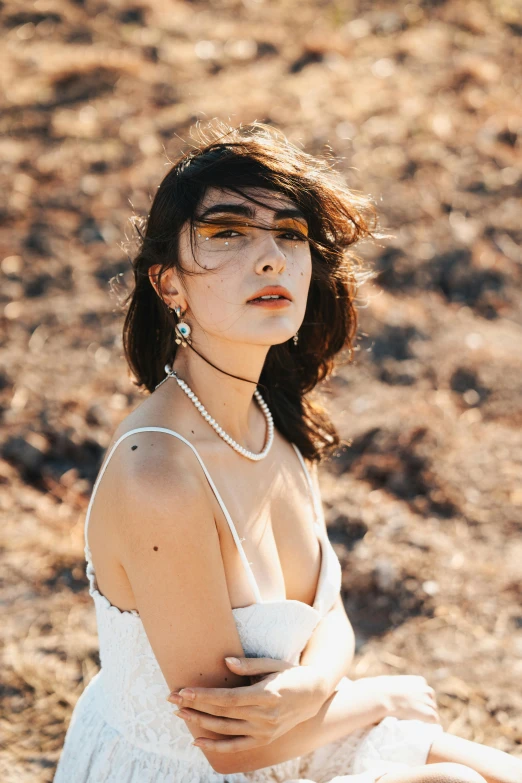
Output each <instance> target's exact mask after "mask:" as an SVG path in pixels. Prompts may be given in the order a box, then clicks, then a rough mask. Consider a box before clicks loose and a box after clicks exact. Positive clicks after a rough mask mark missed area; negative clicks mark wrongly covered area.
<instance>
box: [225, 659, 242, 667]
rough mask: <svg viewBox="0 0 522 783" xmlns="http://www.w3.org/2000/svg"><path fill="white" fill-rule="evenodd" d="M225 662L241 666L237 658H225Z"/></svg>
mask: <svg viewBox="0 0 522 783" xmlns="http://www.w3.org/2000/svg"><path fill="white" fill-rule="evenodd" d="M225 661H226V662H227V663H231V664H233V665H234V666H240V664H241V661H240V660H239V658H225Z"/></svg>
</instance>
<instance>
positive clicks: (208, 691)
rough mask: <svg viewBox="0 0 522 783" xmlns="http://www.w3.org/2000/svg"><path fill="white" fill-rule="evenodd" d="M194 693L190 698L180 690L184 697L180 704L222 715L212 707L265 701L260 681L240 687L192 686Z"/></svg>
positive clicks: (237, 705)
mask: <svg viewBox="0 0 522 783" xmlns="http://www.w3.org/2000/svg"><path fill="white" fill-rule="evenodd" d="M187 690H191V691H192V692H193V693H194V698H193V699H189V698H187V697H186V696H185V694H184V693H182V692H181V691H180V693H179V694H178V695H179V696H181V698H182V699H183V701H182V703H181V704H180V705H179V706H183V707H194V708H196V709H201V710H202V711H203V712H213V711H214V712H215V714H218V715H221V714H222V713H221V712H220V711H219V710H217V711H215V710H212V709H211V708H212V707H226V708H227V709H228V708H233V707H242V706H245V705H247V704H259V703H260V701H261V702H262V701H263V698H264V697H263V687H262V686H260V685H259V684H258V683H256V684H255V685H245V686H244V687H243V686H241V687H239V688H192V687H190V689H187Z"/></svg>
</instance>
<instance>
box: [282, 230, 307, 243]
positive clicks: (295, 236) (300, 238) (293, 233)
mask: <svg viewBox="0 0 522 783" xmlns="http://www.w3.org/2000/svg"><path fill="white" fill-rule="evenodd" d="M286 234H287V235H288V234H290V235H291V236H292V237H293V239H292V240H291V241H292V242H293V241H294V240H296V239H297V241H298V242H306V241H307V238H306V237H304V236H303V235H302V234H299V233H298V232H297V231H287V232H286Z"/></svg>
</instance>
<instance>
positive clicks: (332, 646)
mask: <svg viewBox="0 0 522 783" xmlns="http://www.w3.org/2000/svg"><path fill="white" fill-rule="evenodd" d="M354 651H355V636H354V632H353V628H352V625H351V623H350V621H349V619H348V617H347V615H346V612H345V610H344V605H343V602H342V598H341V596H340V595H339V596H338V599H337V602H336V603H335V605H334V607H333V608H332V609H331V610H330V611H329V612H328V613H327V614H326V615H325V616H324V617H323V618H322V620H321V621H320V622H319V623H318V625H317V627H316V629H315V630H314V632H313V634H312V636H311V637H310V639H309V641H308V644H307V645H306V647H305V648H304V650H303V652H302V653H301V659H300V664H301V666H312V667H313V668H315V669H316V670H317V672H318V674H319V677H320V683H321V685H320V688H321V689H322V701H321V703H322V702H323V701H325V700H326V699H327V698H328V696H330V695H331V694H332V693H333V691H334V689H335V687H336V685H337V683H338V682H339V680H340V679H341V678H342V677H345V676H347V675H348V674H349V672H350V669H351V665H352V661H353V656H354Z"/></svg>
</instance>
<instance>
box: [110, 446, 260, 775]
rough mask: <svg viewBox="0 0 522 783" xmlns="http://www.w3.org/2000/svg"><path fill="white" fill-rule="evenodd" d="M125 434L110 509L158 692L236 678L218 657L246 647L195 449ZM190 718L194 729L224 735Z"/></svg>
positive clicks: (234, 682) (227, 684)
mask: <svg viewBox="0 0 522 783" xmlns="http://www.w3.org/2000/svg"><path fill="white" fill-rule="evenodd" d="M127 443H129V446H128V448H126V449H125V448H123V446H124V445H125V442H124V444H122V448H121V451H117V452H116V453H115V454H114V462H115V463H116V464H115V465H112V464H111V466H110V467H111V481H112V493H111V494H112V502H111V507H110V509H108V512H109V515H110V517H109V518H110V520H111V525H114V533H115V539H116V543H117V551H118V557H119V560H120V562H121V564H122V566H123V567H124V569H125V572H126V574H127V577H128V579H129V581H130V584H131V587H132V591H133V594H134V598H135V602H136V607H137V609H138V611H139V614H140V618H141V620H142V622H143V626H144V628H145V632H146V634H147V637H148V639H149V641H150V644H151V647H152V649H153V651H154V655H155V657H156V659H157V662H158V664H159V666H160V668H161V671H162V673H163V675H164V677H165V680H166V682H167V686H168V690H167V689H165V695H164V698H165V699H166V698H167V696H168V694H169V692H171V691H173V690H174V689H176V688H183V687H190V686H191V685H192V686H199V685H202V686H204V687H222V688H234V687H237V686H239V685H243V684H244V679H243V678H242V677H241V676H240V675H238V674H234V673H233V672H231V671H230V669H228V667H227V666H226V664H225V661H224V658H225V656H227V655H238V656H240V657H241V656H244V655H245V653H244V650H243V647H242V644H241V640H240V638H239V634H238V631H237V627H236V624H235V621H234V616H233V614H232V612H231V610H230V598H229V595H228V588H227V583H226V577H225V571H224V566H223V560H222V556H221V548H220V544H219V536H218V531H217V528H216V524H215V521H214V514H213V498H214V496H213V495H212V493H211V490H210V487H209V486H208V484H207V482H206V479H205V476H204V474H203V472H202V471H201V469H200V466H199V464H198V463H197V461H196V458H195V456H193V455H192V454H191V453H188V449H187V447H186V446H184V445H183V444H182V443H180V442H179V441H178V440H177V439H176V440H175V439H174V438H172V437H171V436H168V435H166V434H163V433H160V432H140V433H136V434H135V435H134V437H133V438H132V440H131V439H129V440H128V441H127ZM130 443H132V445H137V447H138V448H136V449H135V450H132V449H131V447H130ZM190 460H193V462H192V463H191V462H190ZM172 720H173V721H176V720H179V719H178V718H176V717H175V716H172ZM188 728H189V730H190V731H191V732H192V734H193V735H194V736H195V737H198V736H205V737H212V738H220V737H221V735H220V734H217V733H215V732H213V731H211V730H209V729H202V728H201V727H199V726H197V727H195V728H194V729H192V727H191V726H190V725H188ZM205 755H206V757H207V759H208V761H209V763H210V764H211V765H212V767H214V764H215V763H216V762H215V760H216V758H218V759H219V762H222V755H220V754H218V753H217V752H216V751H211V750H209V751H208V753H205Z"/></svg>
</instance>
